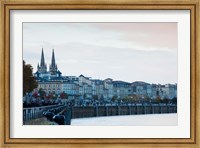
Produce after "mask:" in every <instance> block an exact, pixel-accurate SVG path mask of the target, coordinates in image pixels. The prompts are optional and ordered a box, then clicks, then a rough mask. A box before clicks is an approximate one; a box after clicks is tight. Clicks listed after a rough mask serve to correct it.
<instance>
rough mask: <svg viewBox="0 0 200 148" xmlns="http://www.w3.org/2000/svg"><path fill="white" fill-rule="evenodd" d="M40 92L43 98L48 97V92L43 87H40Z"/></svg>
mask: <svg viewBox="0 0 200 148" xmlns="http://www.w3.org/2000/svg"><path fill="white" fill-rule="evenodd" d="M38 93H39V94H40V97H41V98H45V97H46V92H45V91H44V90H43V89H42V88H40V89H39V91H38Z"/></svg>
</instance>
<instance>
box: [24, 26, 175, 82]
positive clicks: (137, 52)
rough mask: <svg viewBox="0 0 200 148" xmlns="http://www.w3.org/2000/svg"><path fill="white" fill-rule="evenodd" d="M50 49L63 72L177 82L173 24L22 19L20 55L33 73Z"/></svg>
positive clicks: (119, 78) (132, 80)
mask: <svg viewBox="0 0 200 148" xmlns="http://www.w3.org/2000/svg"><path fill="white" fill-rule="evenodd" d="M42 47H43V49H44V56H45V62H46V63H47V67H48V68H49V65H50V62H51V56H52V49H54V51H55V58H56V63H57V65H58V69H59V70H60V71H61V72H62V75H67V76H79V75H80V74H83V75H85V76H88V77H92V78H95V79H106V78H112V79H114V80H123V81H127V82H134V81H146V82H149V83H160V84H166V83H177V65H178V63H177V60H178V59H177V50H178V37H177V23H23V59H24V60H25V61H26V63H28V64H31V65H32V66H33V68H34V72H36V70H37V69H36V68H37V64H38V63H39V62H40V58H41V50H42Z"/></svg>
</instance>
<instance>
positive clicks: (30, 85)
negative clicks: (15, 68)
mask: <svg viewBox="0 0 200 148" xmlns="http://www.w3.org/2000/svg"><path fill="white" fill-rule="evenodd" d="M37 86H38V84H37V82H36V80H35V77H34V76H33V67H32V66H31V65H30V64H26V63H25V61H24V60H23V95H25V94H26V93H27V92H31V91H33V89H34V88H37Z"/></svg>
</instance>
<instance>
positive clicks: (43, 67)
mask: <svg viewBox="0 0 200 148" xmlns="http://www.w3.org/2000/svg"><path fill="white" fill-rule="evenodd" d="M37 68H38V72H40V73H45V72H47V66H46V64H45V60H44V51H43V48H42V54H41V61H40V66H39V63H38V67H37Z"/></svg>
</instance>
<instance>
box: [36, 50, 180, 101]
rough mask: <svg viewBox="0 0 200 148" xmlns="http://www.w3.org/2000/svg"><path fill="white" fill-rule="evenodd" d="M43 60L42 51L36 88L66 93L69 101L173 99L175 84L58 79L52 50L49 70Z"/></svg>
mask: <svg viewBox="0 0 200 148" xmlns="http://www.w3.org/2000/svg"><path fill="white" fill-rule="evenodd" d="M46 65H47V64H46V63H45V59H44V52H43V49H42V54H41V62H40V64H38V67H37V72H36V73H35V74H34V76H35V77H36V80H37V82H38V88H37V89H42V90H44V91H45V92H46V93H47V94H48V93H55V94H58V95H59V94H60V93H63V92H64V93H66V94H67V95H68V98H71V99H92V98H94V97H95V98H96V99H104V100H105V99H112V98H113V97H114V96H115V97H116V98H121V99H122V98H124V97H126V96H130V95H137V96H139V97H149V98H152V99H154V98H156V97H158V96H159V97H161V98H169V99H172V98H174V97H176V96H177V84H166V85H160V84H149V83H146V82H140V81H137V82H133V83H129V82H124V81H114V80H112V79H111V78H107V79H105V80H99V79H92V78H90V77H86V76H84V75H80V76H78V77H76V76H62V73H61V72H60V71H59V70H58V68H57V65H56V62H55V54H54V50H53V52H52V60H51V64H50V68H49V71H47V66H46Z"/></svg>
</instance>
